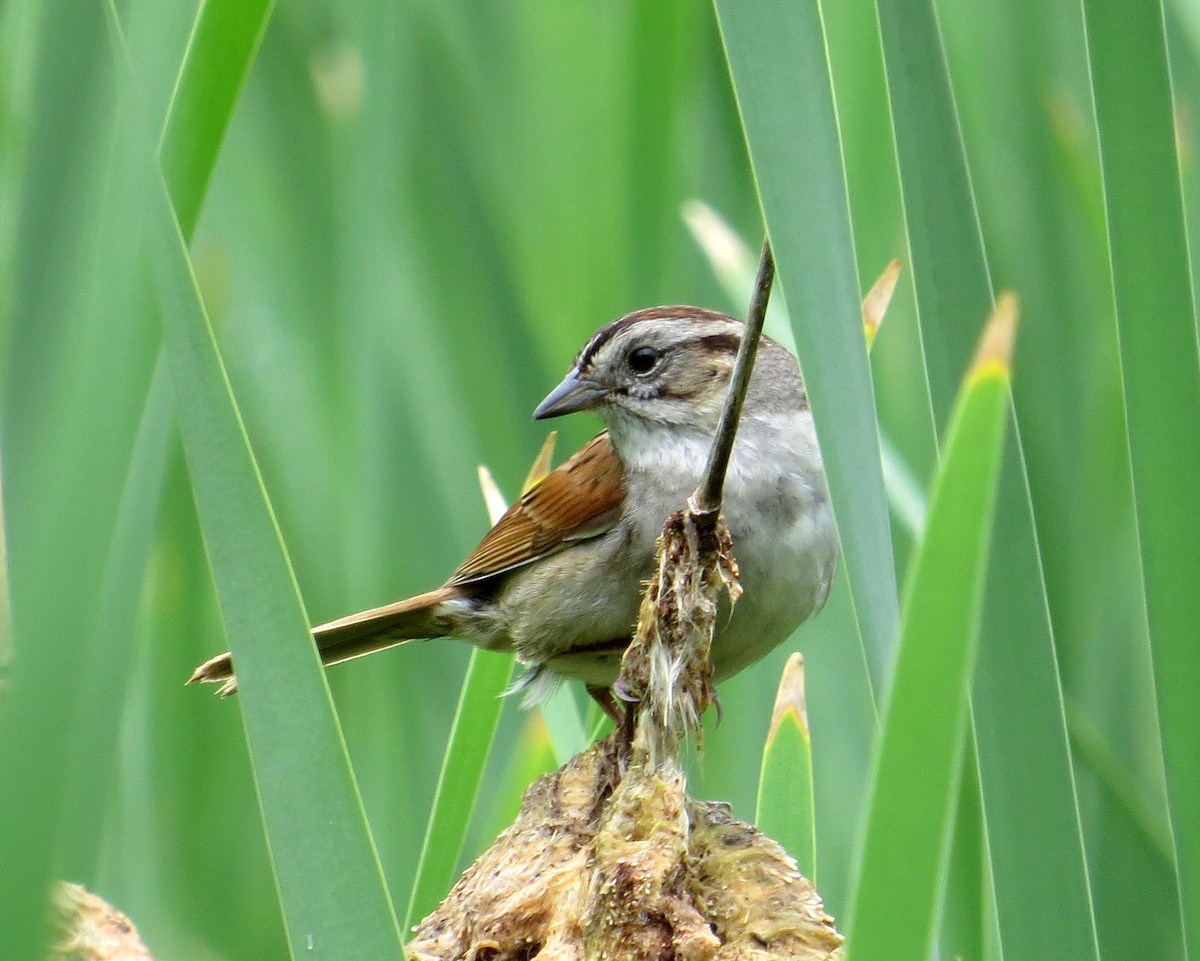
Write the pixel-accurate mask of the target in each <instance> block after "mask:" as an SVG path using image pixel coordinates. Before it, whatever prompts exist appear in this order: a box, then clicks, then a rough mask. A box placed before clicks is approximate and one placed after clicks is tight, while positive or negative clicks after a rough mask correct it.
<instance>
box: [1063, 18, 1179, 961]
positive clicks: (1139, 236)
mask: <svg viewBox="0 0 1200 961" xmlns="http://www.w3.org/2000/svg"><path fill="white" fill-rule="evenodd" d="M1083 10H1084V20H1085V23H1086V26H1087V38H1088V47H1089V53H1090V63H1091V76H1092V91H1093V95H1094V97H1095V107H1096V124H1097V128H1098V131H1099V139H1100V162H1101V168H1102V170H1103V175H1104V199H1105V215H1106V219H1107V226H1108V241H1109V256H1110V264H1111V268H1112V283H1113V297H1114V300H1115V303H1116V317H1117V331H1118V335H1119V339H1120V345H1121V359H1122V362H1121V371H1122V373H1123V375H1124V383H1125V410H1126V417H1127V423H1128V431H1129V448H1130V460H1131V463H1132V467H1133V489H1134V500H1135V504H1136V508H1137V525H1138V534H1139V540H1140V545H1141V567H1142V579H1143V586H1144V589H1145V598H1146V618H1147V621H1148V623H1149V628H1150V647H1151V651H1152V655H1153V662H1154V677H1155V684H1156V688H1157V694H1158V717H1159V724H1160V727H1161V731H1162V750H1163V757H1164V761H1165V765H1166V781H1167V798H1168V802H1169V806H1170V824H1171V828H1172V833H1173V843H1174V851H1175V855H1176V857H1177V859H1178V860H1177V872H1178V884H1179V897H1180V902H1181V904H1182V905H1183V929H1184V943H1185V945H1186V949H1187V953H1188V954H1189V955H1190V956H1192V957H1196V956H1198V955H1200V755H1198V754H1197V752H1196V733H1197V731H1200V698H1197V696H1196V692H1197V690H1198V689H1200V650H1198V649H1197V645H1196V604H1195V600H1196V597H1197V595H1198V593H1200V551H1198V550H1197V545H1198V544H1200V486H1197V483H1196V479H1197V477H1200V435H1198V434H1197V430H1196V426H1197V424H1200V367H1198V362H1197V343H1196V309H1195V299H1194V296H1193V290H1192V278H1191V275H1190V264H1189V257H1188V238H1187V231H1186V225H1185V222H1184V207H1183V194H1182V190H1181V186H1180V179H1179V177H1180V171H1179V160H1178V156H1177V153H1176V150H1177V147H1176V132H1175V123H1176V119H1175V112H1174V111H1175V102H1174V99H1173V96H1172V89H1171V75H1170V65H1169V62H1168V52H1167V37H1166V31H1165V25H1164V22H1163V16H1164V14H1163V8H1162V5H1161V4H1160V3H1150V4H1146V3H1141V4H1137V3H1128V2H1124V3H1122V2H1117V3H1108V4H1106V3H1096V2H1094V0H1085V2H1084V4H1083Z"/></svg>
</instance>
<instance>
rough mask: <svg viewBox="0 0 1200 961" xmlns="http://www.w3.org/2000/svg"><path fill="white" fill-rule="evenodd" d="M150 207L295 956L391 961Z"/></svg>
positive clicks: (189, 431) (187, 295)
mask: <svg viewBox="0 0 1200 961" xmlns="http://www.w3.org/2000/svg"><path fill="white" fill-rule="evenodd" d="M157 213H158V217H157V218H156V222H155V226H156V228H157V229H156V231H155V234H154V240H155V250H154V253H155V255H156V256H155V264H156V268H157V270H156V275H157V280H158V284H159V292H160V298H161V303H162V312H163V318H164V324H165V331H166V349H167V352H168V356H169V357H170V361H171V369H172V373H173V376H174V380H175V389H176V398H177V405H178V410H179V420H180V426H181V429H182V433H183V438H184V447H185V451H186V454H187V458H188V468H189V471H190V474H191V478H192V485H193V489H194V490H195V494H196V501H197V507H198V510H199V513H200V517H201V522H202V524H203V527H204V534H205V544H206V547H207V550H208V554H209V560H210V564H211V567H212V571H213V577H214V580H215V582H216V585H217V592H218V595H219V597H220V601H221V609H222V616H223V618H224V621H225V625H226V629H227V632H228V635H229V640H230V647H231V649H232V651H233V653H234V657H235V660H236V663H237V668H238V678H239V684H240V688H241V691H240V694H239V700H238V703H239V706H240V707H241V709H242V714H243V718H244V720H245V725H246V736H247V741H248V743H249V746H250V753H251V757H252V760H253V763H254V775H255V782H256V785H257V788H258V793H259V800H260V804H261V807H262V814H263V822H264V826H265V828H266V833H267V837H268V842H269V845H270V849H271V856H272V860H273V862H274V867H275V876H276V881H277V885H278V888H279V895H280V901H281V903H282V905H283V911H284V916H285V921H286V926H287V933H288V939H289V942H290V944H291V949H292V953H293V956H304V957H312V958H321V957H325V958H339V959H359V958H361V959H363V961H366V959H371V958H385V957H397V958H398V957H401V951H402V949H401V945H400V936H399V930H398V928H397V925H396V919H395V915H394V913H393V911H392V906H391V902H390V899H389V898H388V894H387V888H386V886H385V884H384V881H383V875H382V871H381V869H380V865H379V860H378V857H377V856H376V854H375V850H374V846H373V844H372V841H371V837H370V833H369V831H368V829H367V825H366V820H365V817H364V815H363V811H362V803H361V800H360V798H359V796H358V791H357V787H356V786H355V783H354V778H353V775H352V774H351V771H350V765H349V760H348V759H347V756H346V751H345V744H344V742H343V740H342V735H341V730H340V728H339V727H338V724H337V720H336V717H335V715H334V713H333V704H332V701H331V699H330V696H329V689H328V687H327V685H326V683H325V678H324V672H323V670H322V668H321V666H320V661H319V659H318V657H317V654H316V649H315V647H314V646H313V644H312V640H311V637H310V635H309V630H308V617H307V615H306V614H305V612H304V608H303V606H302V604H301V603H300V598H299V593H298V591H297V587H296V583H295V579H294V577H293V575H292V571H291V567H290V564H289V563H288V560H287V557H286V555H285V554H284V552H283V546H282V544H281V542H280V539H279V531H278V528H277V526H276V523H275V519H274V516H273V515H272V513H271V509H270V506H269V504H268V503H267V500H266V496H265V492H264V490H263V487H262V480H261V477H260V476H259V473H258V469H257V466H256V465H255V462H254V458H253V455H252V453H251V451H250V448H249V446H248V442H247V439H246V435H245V431H244V428H243V426H242V423H241V418H240V416H239V414H238V411H237V407H236V405H235V403H234V400H233V397H232V394H231V393H230V389H229V383H228V380H227V378H226V376H225V371H224V367H223V365H222V362H221V359H220V355H219V353H218V351H217V346H216V342H215V340H214V339H213V335H212V330H211V328H210V327H209V324H208V319H207V317H206V316H205V314H204V309H203V306H202V304H201V302H200V300H199V296H198V293H197V291H196V289H195V282H194V279H193V277H192V275H191V271H190V266H189V263H188V259H187V251H186V247H185V245H184V242H183V237H182V234H181V233H180V231H179V227H178V223H177V222H176V220H175V218H174V216H173V213H172V211H171V207H170V200H169V198H168V195H167V192H166V187H165V184H164V185H163V189H162V194H161V204H160V206H159V209H158V211H157ZM298 792H299V793H298Z"/></svg>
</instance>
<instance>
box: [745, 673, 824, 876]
mask: <svg viewBox="0 0 1200 961" xmlns="http://www.w3.org/2000/svg"><path fill="white" fill-rule="evenodd" d="M814 808H815V803H814V793H813V761H812V737H811V734H810V732H809V729H808V711H807V709H806V708H805V704H804V658H803V657H801V656H800V654H792V655H791V657H789V658H788V661H787V664H786V665H785V666H784V669H783V674H782V675H781V676H780V679H779V692H778V694H777V695H776V697H775V711H774V713H773V715H772V717H771V727H770V730H769V731H768V732H767V741H766V744H765V745H763V756H762V770H761V772H760V773H759V779H758V804H757V806H756V809H755V813H754V824H755V826H756V827H757V828H758V829H759V830H760V831H762V832H763V833H764V834H766V835H767V836H768V837H772V838H774V839H775V840H776V841H778V842H779V843H780V844H782V845H783V848H784V850H785V851H787V852H788V854H790V855H791V856H792V857H794V858H795V859H796V864H797V866H798V867H799V868H800V873H801V874H803V875H804V876H805V877H806V878H808V879H809V880H810V881H812V882H813V883H814V884H815V883H816V879H817V834H816V825H817V822H816V811H815V809H814Z"/></svg>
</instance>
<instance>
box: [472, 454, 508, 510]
mask: <svg viewBox="0 0 1200 961" xmlns="http://www.w3.org/2000/svg"><path fill="white" fill-rule="evenodd" d="M479 489H480V490H482V491H483V504H484V506H485V507H486V508H487V512H488V520H490V521H491V522H492V523H493V524H495V523H496V521H498V520H500V518H501V517H503V516H504V512H505V511H506V510H508V505H507V504H506V503H505V502H504V495H503V494H502V493H500V488H499V486H498V485H497V484H496V478H494V477H493V476H492V472H491V471H490V470H488V469H487V467H486V466H485V465H483V464H480V465H479Z"/></svg>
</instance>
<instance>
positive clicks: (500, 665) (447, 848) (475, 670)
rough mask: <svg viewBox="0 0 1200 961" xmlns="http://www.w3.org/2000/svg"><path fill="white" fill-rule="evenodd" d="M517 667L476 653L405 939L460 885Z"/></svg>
mask: <svg viewBox="0 0 1200 961" xmlns="http://www.w3.org/2000/svg"><path fill="white" fill-rule="evenodd" d="M513 664H514V660H513V658H512V656H511V655H502V654H492V653H488V652H486V651H481V650H478V649H475V650H473V651H471V660H470V663H469V665H468V667H467V674H466V677H465V678H464V679H463V686H462V693H461V695H460V696H459V701H458V709H457V710H456V711H455V714H454V724H453V726H452V727H451V729H450V741H449V743H448V744H447V745H446V754H445V756H444V757H443V759H442V770H441V774H440V775H439V777H438V784H437V790H436V791H435V793H434V799H433V807H432V809H431V810H430V812H429V826H428V828H427V829H426V832H425V841H424V843H423V844H422V846H421V858H420V860H419V861H418V863H417V870H416V877H415V878H414V880H413V887H412V893H411V895H410V896H409V901H408V910H407V912H406V913H405V918H404V932H405V934H407V933H408V932H409V931H410V930H411V929H412V926H413V925H414V924H416V923H417V922H418V921H420V920H421V919H422V918H423V917H425V916H426V915H427V914H429V912H430V911H432V910H433V909H434V908H435V907H437V905H438V902H440V901H441V899H442V898H443V897H445V895H446V892H447V891H449V890H450V885H451V884H452V883H453V881H454V869H455V867H456V866H457V864H458V858H459V855H460V854H461V852H462V847H463V839H464V838H465V837H466V833H467V827H468V825H469V824H470V821H471V815H472V814H473V812H474V809H475V800H476V798H478V796H479V786H480V783H481V782H482V780H483V769H484V766H485V764H486V763H487V759H488V754H489V753H490V751H491V748H492V742H493V740H494V739H495V737H496V725H497V724H498V723H499V721H500V711H501V708H503V706H504V699H503V697H502V696H501V695H502V694H503V693H504V690H505V688H507V687H508V682H509V680H510V679H511V678H512V672H513Z"/></svg>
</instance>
